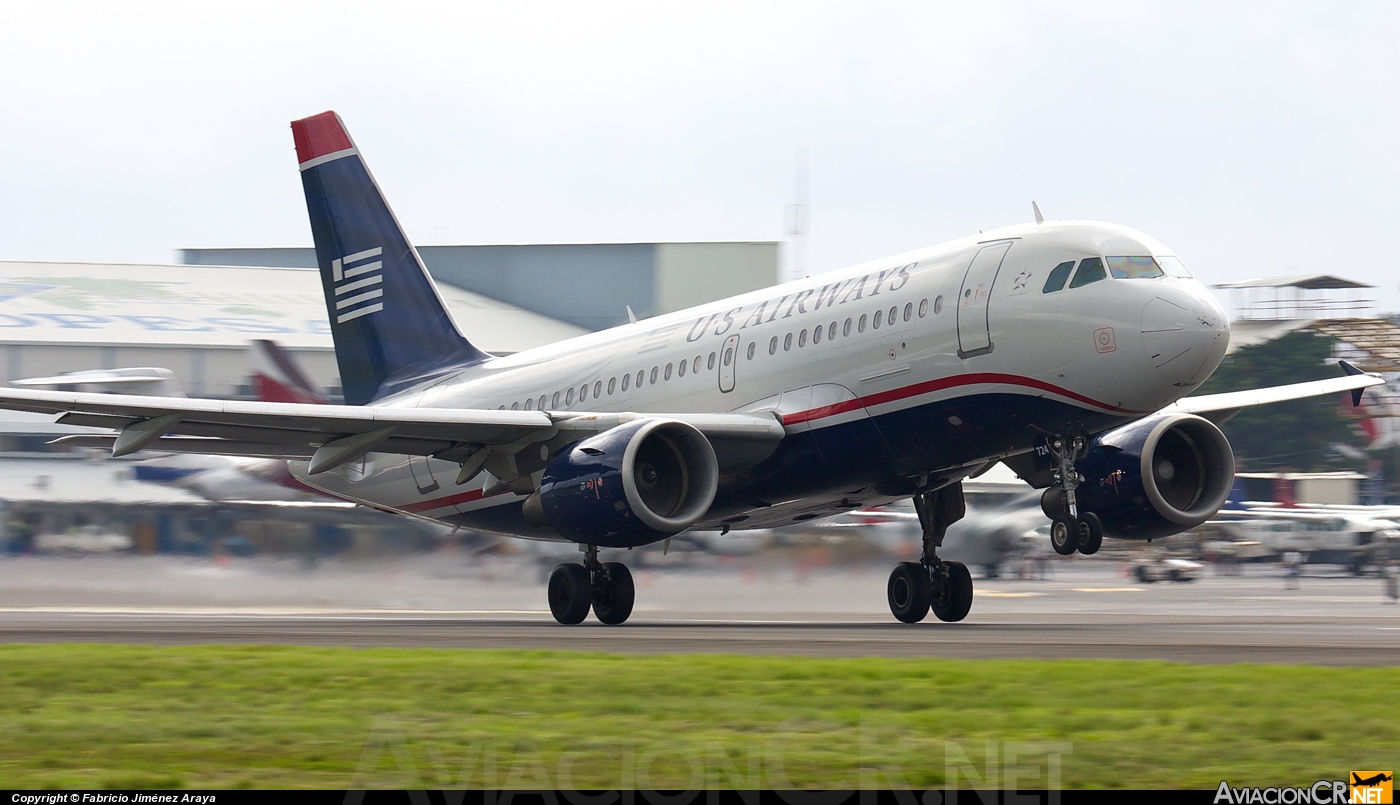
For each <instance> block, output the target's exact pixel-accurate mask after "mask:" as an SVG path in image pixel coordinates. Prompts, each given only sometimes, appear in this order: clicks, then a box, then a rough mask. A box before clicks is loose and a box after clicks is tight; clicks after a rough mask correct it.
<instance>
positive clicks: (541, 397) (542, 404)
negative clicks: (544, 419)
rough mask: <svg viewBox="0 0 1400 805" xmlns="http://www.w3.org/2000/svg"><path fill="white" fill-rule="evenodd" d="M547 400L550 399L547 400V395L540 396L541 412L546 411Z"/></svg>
mask: <svg viewBox="0 0 1400 805" xmlns="http://www.w3.org/2000/svg"><path fill="white" fill-rule="evenodd" d="M546 399H548V398H547V397H546V396H545V395H543V394H541V395H540V410H541V411H543V410H544V404H545V400H546Z"/></svg>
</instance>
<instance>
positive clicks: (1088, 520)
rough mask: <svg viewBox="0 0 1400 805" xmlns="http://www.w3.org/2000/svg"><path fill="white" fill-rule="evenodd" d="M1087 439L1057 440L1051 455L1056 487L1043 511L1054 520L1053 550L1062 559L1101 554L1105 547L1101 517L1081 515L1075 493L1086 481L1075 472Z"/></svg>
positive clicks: (1042, 499)
mask: <svg viewBox="0 0 1400 805" xmlns="http://www.w3.org/2000/svg"><path fill="white" fill-rule="evenodd" d="M1086 443H1087V442H1086V440H1085V438H1084V437H1083V436H1071V437H1064V436H1056V437H1054V438H1052V439H1051V440H1050V455H1051V456H1052V457H1053V458H1054V459H1055V463H1056V465H1057V466H1056V468H1055V484H1054V486H1051V487H1050V488H1049V489H1047V490H1045V493H1044V494H1043V495H1041V496H1040V508H1041V510H1042V511H1044V512H1045V516H1046V517H1049V518H1050V547H1052V548H1054V549H1055V553H1058V554H1059V555H1061V556H1069V555H1070V554H1072V553H1074V552H1075V551H1079V552H1080V553H1082V554H1084V555H1085V556H1090V555H1092V554H1096V553H1098V552H1099V548H1100V547H1102V546H1103V521H1102V520H1100V519H1099V516H1098V515H1097V514H1094V513H1093V512H1089V511H1080V510H1079V504H1078V501H1077V500H1076V498H1075V490H1076V489H1078V488H1079V484H1080V483H1082V482H1083V481H1084V476H1082V475H1080V474H1079V472H1078V471H1077V470H1075V468H1074V462H1075V459H1077V458H1078V457H1079V455H1080V454H1081V453H1083V452H1084V447H1085V444H1086Z"/></svg>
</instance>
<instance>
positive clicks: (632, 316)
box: [627, 305, 637, 324]
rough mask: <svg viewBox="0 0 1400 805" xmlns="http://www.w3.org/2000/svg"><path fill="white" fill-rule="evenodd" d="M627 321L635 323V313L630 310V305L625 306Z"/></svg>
mask: <svg viewBox="0 0 1400 805" xmlns="http://www.w3.org/2000/svg"><path fill="white" fill-rule="evenodd" d="M627 321H628V322H629V323H631V324H636V323H637V314H636V313H633V312H632V306H631V305H628V306H627Z"/></svg>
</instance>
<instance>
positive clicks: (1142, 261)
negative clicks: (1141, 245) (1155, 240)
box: [1104, 257, 1162, 280]
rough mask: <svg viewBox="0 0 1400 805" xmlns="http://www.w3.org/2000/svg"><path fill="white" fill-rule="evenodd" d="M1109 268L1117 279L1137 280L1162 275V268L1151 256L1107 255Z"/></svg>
mask: <svg viewBox="0 0 1400 805" xmlns="http://www.w3.org/2000/svg"><path fill="white" fill-rule="evenodd" d="M1104 259H1105V260H1107V261H1108V270H1109V272H1110V273H1111V274H1113V278H1114V279H1116V280H1136V279H1144V278H1148V277H1160V276H1162V269H1160V268H1158V267H1157V262H1156V261H1155V260H1153V259H1152V258H1151V257H1106V258H1104Z"/></svg>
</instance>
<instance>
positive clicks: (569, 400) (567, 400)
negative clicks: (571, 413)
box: [564, 386, 574, 405]
mask: <svg viewBox="0 0 1400 805" xmlns="http://www.w3.org/2000/svg"><path fill="white" fill-rule="evenodd" d="M564 404H565V405H573V404H574V388H573V386H570V387H569V393H568V394H565V395H564Z"/></svg>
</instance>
